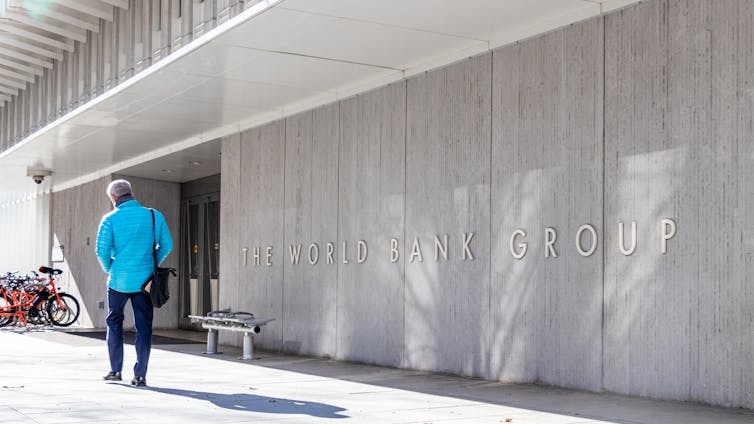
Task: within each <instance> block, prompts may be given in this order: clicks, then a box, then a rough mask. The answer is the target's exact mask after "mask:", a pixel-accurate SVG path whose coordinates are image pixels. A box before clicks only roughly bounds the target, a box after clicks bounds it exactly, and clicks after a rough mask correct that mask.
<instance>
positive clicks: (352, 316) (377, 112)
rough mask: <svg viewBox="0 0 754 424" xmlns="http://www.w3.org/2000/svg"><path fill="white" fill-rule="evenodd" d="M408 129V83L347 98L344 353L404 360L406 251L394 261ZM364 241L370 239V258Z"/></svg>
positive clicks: (340, 353) (342, 221) (395, 362)
mask: <svg viewBox="0 0 754 424" xmlns="http://www.w3.org/2000/svg"><path fill="white" fill-rule="evenodd" d="M405 131H406V84H405V83H397V84H392V85H389V86H387V87H385V88H382V89H379V90H375V91H371V92H369V93H365V94H361V95H358V96H356V97H354V98H351V99H347V100H345V101H343V102H341V104H340V149H339V163H340V165H339V177H338V188H339V192H338V193H339V195H338V212H337V213H338V239H339V242H338V244H337V245H336V251H337V257H338V293H337V308H338V311H337V315H338V317H337V320H338V323H337V325H338V327H337V330H338V334H337V341H338V346H337V357H338V358H339V359H349V360H356V361H362V362H369V363H378V364H384V365H392V366H400V365H401V364H402V363H403V343H404V330H403V329H404V315H403V314H404V300H403V299H404V275H403V272H404V269H403V262H404V260H405V259H404V258H405V255H401V256H402V257H401V258H398V260H397V261H395V262H392V261H391V260H390V247H391V244H390V243H391V241H390V240H391V238H394V237H395V238H398V239H401V242H402V241H403V239H404V231H403V226H404V220H405V215H404V214H405V209H404V208H405V203H404V202H405V195H404V193H405V181H406V180H405V169H406V162H405V161H406V157H405V149H406V147H405V146H406V138H405ZM359 240H363V241H364V242H366V243H367V246H368V254H367V256H366V258H365V260H364V262H363V263H358V259H359V258H358V244H357V243H358V242H359ZM344 247H345V248H344ZM346 261H347V262H348V263H345V262H346Z"/></svg>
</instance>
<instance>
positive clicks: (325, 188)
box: [280, 104, 340, 357]
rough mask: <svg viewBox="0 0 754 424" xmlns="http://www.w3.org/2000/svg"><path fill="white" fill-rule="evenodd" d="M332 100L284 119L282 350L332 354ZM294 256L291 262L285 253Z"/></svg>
mask: <svg viewBox="0 0 754 424" xmlns="http://www.w3.org/2000/svg"><path fill="white" fill-rule="evenodd" d="M339 122H340V116H339V107H338V104H334V105H330V106H327V107H324V108H321V109H317V110H314V111H309V112H305V113H302V114H300V115H297V116H294V117H291V118H288V119H287V120H286V129H285V134H286V137H285V243H284V245H283V246H281V247H283V248H284V249H285V251H284V252H283V253H284V256H285V259H284V260H283V262H284V270H285V271H284V272H285V280H284V284H285V286H284V291H285V293H288V295H286V296H284V297H283V309H282V312H283V316H282V317H280V318H282V320H281V322H280V324H281V326H282V328H283V350H284V351H286V352H290V353H295V354H314V355H318V356H329V357H334V356H335V347H336V334H337V331H336V328H337V325H336V323H337V316H336V311H337V308H336V307H337V285H338V265H337V261H335V260H334V259H335V258H334V255H333V257H332V258H331V259H333V260H331V261H328V257H327V256H328V255H327V252H328V250H327V249H328V243H333V244H335V242H337V240H338V123H339ZM292 254H293V255H294V256H297V257H298V258H297V259H296V260H295V261H294V260H292V258H291V255H292Z"/></svg>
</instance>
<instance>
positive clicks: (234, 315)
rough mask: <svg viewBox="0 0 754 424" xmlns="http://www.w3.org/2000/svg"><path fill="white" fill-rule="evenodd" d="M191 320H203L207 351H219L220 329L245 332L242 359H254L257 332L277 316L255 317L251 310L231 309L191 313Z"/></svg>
mask: <svg viewBox="0 0 754 424" xmlns="http://www.w3.org/2000/svg"><path fill="white" fill-rule="evenodd" d="M189 318H191V322H201V323H202V328H204V329H206V330H207V352H206V353H218V352H217V334H218V331H220V330H228V331H236V332H241V333H243V356H241V359H254V339H253V336H254V335H255V334H259V333H261V332H262V327H263V326H265V325H267V323H268V322H270V321H275V318H254V314H251V313H249V312H231V311H230V309H224V310H222V311H212V312H209V313H207V315H206V316H204V315H189Z"/></svg>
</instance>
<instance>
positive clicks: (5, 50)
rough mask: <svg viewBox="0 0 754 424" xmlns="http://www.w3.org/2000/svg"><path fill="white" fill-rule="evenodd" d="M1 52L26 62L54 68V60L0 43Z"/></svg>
mask: <svg viewBox="0 0 754 424" xmlns="http://www.w3.org/2000/svg"><path fill="white" fill-rule="evenodd" d="M0 54H3V55H5V56H10V57H13V58H16V59H19V60H23V61H24V62H28V63H31V64H34V65H39V66H44V67H45V68H52V61H51V60H45V59H42V58H39V57H36V56H31V55H28V54H25V53H22V52H20V51H18V50H14V49H12V48H6V47H3V46H1V45H0Z"/></svg>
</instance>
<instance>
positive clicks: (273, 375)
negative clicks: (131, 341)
mask: <svg viewBox="0 0 754 424" xmlns="http://www.w3.org/2000/svg"><path fill="white" fill-rule="evenodd" d="M159 334H161V335H162V336H166V337H162V338H160V339H159V340H158V341H159V343H161V344H159V345H157V346H155V350H154V351H153V353H152V360H151V363H150V366H151V371H150V373H149V376H148V378H147V381H148V383H149V387H147V388H134V387H132V386H130V385H128V384H119V383H106V382H104V381H102V380H101V376H102V375H103V374H104V373H105V372H106V371H108V370H107V368H108V366H107V363H108V362H107V351H106V348H105V344H104V342H103V341H101V340H98V339H97V338H96V337H83V336H81V335H74V334H66V333H61V332H53V331H49V330H35V331H20V332H19V331H8V330H1V331H0V423H2V424H16V423H19V424H20V423H23V424H29V423H32V424H33V423H56V424H57V423H139V424H145V423H158V422H159V423H223V424H230V423H251V422H254V423H281V424H282V423H286V424H287V423H317V422H342V423H346V422H352V423H420V424H421V423H480V424H481V423H494V424H498V423H506V422H511V423H514V424H526V423H538V424H575V423H622V424H628V423H632V424H634V423H668V424H670V423H672V424H678V423H683V424H701V423H705V424H706V423H715V424H727V423H747V424H752V423H754V412H752V411H743V410H735V409H722V408H710V407H705V406H701V405H692V404H682V403H673V402H656V401H650V400H645V399H632V398H626V397H622V396H615V395H598V394H591V393H583V392H577V391H568V390H558V389H550V388H542V387H536V386H527V385H503V384H497V383H491V382H486V381H480V380H473V379H464V378H459V377H451V376H443V375H436V374H428V373H421V372H413V371H402V370H396V369H389V368H380V367H373V366H365V365H356V364H349V363H342V362H335V361H325V360H317V359H311V358H301V357H291V356H285V355H277V354H268V353H263V354H261V355H260V356H261V359H257V360H254V361H251V362H244V361H238V360H236V359H235V358H236V357H237V356H238V355H239V351H237V350H235V349H232V348H227V347H224V348H223V350H224V351H225V352H226V353H225V354H223V355H213V356H207V355H203V354H201V351H202V350H203V348H204V345H203V344H199V343H197V344H186V343H185V342H183V341H182V340H176V339H175V338H186V337H188V338H191V337H194V338H198V340H203V335H202V334H198V333H185V332H170V333H159ZM90 336H97V335H96V334H92V335H90ZM169 337H174V338H173V339H171V338H169ZM163 343H171V344H163ZM177 343H183V344H177ZM133 359H134V354H133V348H131V347H129V346H127V347H126V360H127V363H129V364H132V363H133ZM130 366H131V365H129V367H130ZM129 371H130V369H129V370H126V372H124V377H127V379H128V380H130V377H131V373H130V372H129ZM508 420H510V421H508Z"/></svg>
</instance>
